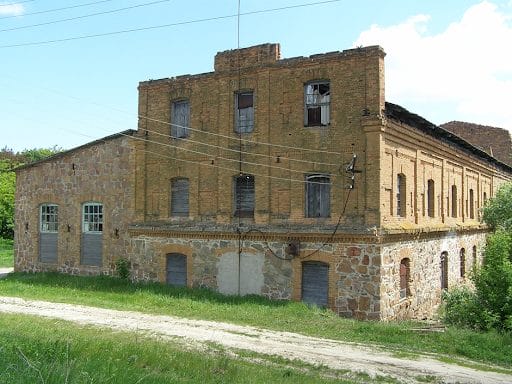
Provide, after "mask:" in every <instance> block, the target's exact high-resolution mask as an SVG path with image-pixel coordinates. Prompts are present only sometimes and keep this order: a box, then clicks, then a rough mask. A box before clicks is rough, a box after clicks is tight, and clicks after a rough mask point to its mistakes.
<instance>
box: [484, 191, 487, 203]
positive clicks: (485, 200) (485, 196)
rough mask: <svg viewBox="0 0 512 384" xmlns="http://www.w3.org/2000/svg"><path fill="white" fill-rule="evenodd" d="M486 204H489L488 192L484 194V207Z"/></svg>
mask: <svg viewBox="0 0 512 384" xmlns="http://www.w3.org/2000/svg"><path fill="white" fill-rule="evenodd" d="M486 202H487V192H484V206H485V203H486Z"/></svg>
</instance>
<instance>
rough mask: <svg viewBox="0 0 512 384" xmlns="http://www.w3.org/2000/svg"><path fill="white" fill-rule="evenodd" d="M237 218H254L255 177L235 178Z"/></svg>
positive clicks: (242, 176)
mask: <svg viewBox="0 0 512 384" xmlns="http://www.w3.org/2000/svg"><path fill="white" fill-rule="evenodd" d="M234 203H235V216H236V217H254V176H252V175H241V176H236V177H235V202H234Z"/></svg>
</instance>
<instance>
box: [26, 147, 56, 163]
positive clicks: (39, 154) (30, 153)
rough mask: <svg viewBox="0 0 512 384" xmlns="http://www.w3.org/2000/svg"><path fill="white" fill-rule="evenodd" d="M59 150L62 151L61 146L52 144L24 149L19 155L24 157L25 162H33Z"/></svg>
mask: <svg viewBox="0 0 512 384" xmlns="http://www.w3.org/2000/svg"><path fill="white" fill-rule="evenodd" d="M59 152H62V148H60V147H58V146H56V145H54V146H53V147H52V148H33V149H25V150H23V151H22V152H21V153H20V155H21V157H22V158H23V159H24V162H25V163H33V162H35V161H39V160H43V159H45V158H47V157H50V156H52V155H55V154H56V153H59Z"/></svg>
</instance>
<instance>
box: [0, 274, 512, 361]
mask: <svg viewBox="0 0 512 384" xmlns="http://www.w3.org/2000/svg"><path fill="white" fill-rule="evenodd" d="M0 295H4V296H17V297H23V298H28V299H40V300H48V301H55V302H67V303H77V304H84V305H91V306H97V307H104V308H114V309H121V310H133V311H140V312H146V313H154V314H166V315H175V316H182V317H187V318H194V319H205V320H216V321H225V322H231V323H236V324H242V325H253V326H257V327H263V328H269V329H274V330H283V331H290V332H298V333H302V334H306V335H311V336H318V337H325V338H331V339H337V340H344V341H351V342H360V343H371V344H378V345H381V346H383V347H385V348H386V349H387V350H388V351H391V352H400V353H412V354H416V353H417V354H422V353H436V354H444V355H447V356H449V357H450V358H452V359H461V358H467V359H471V360H475V361H477V362H480V363H486V364H488V363H492V364H497V365H500V366H501V367H504V368H512V335H510V334H498V333H494V332H490V333H477V332H473V331H469V330H464V329H455V328H448V329H447V330H446V331H445V332H430V333H424V332H415V331H414V330H413V328H418V327H419V324H418V323H414V322H400V323H394V322H389V323H385V322H368V321H366V322H364V321H356V320H349V319H343V318H339V317H338V316H336V315H335V314H333V313H332V312H330V311H328V310H320V309H317V308H309V307H308V306H306V305H304V304H302V303H296V302H286V301H279V302H278V301H270V300H267V299H265V298H262V297H259V296H248V297H236V296H223V295H221V294H219V293H216V292H212V291H209V290H204V289H184V288H173V287H169V286H166V285H163V284H157V283H148V284H142V283H138V284H132V283H130V282H128V281H125V280H121V279H117V278H110V277H105V276H96V277H83V276H82V277H80V276H69V275H60V274H56V273H40V274H22V273H14V274H11V275H9V276H8V277H7V278H5V279H2V280H0Z"/></svg>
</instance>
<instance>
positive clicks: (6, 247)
mask: <svg viewBox="0 0 512 384" xmlns="http://www.w3.org/2000/svg"><path fill="white" fill-rule="evenodd" d="M12 244H13V242H12V240H8V239H2V238H0V268H3V267H12V266H13V265H14V251H13V248H12V246H13V245H12Z"/></svg>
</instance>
